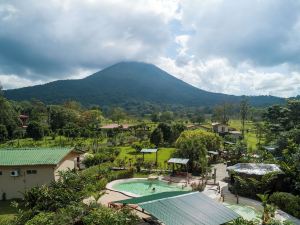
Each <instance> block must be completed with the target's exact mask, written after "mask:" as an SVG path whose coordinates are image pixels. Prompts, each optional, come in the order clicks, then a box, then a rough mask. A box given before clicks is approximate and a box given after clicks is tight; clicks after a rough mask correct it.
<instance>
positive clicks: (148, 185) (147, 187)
mask: <svg viewBox="0 0 300 225" xmlns="http://www.w3.org/2000/svg"><path fill="white" fill-rule="evenodd" d="M153 188H154V189H155V190H153ZM113 189H115V190H118V191H121V192H122V191H125V192H130V193H133V194H136V195H140V196H145V195H151V194H155V193H161V192H167V191H182V190H183V191H190V190H191V189H190V188H186V187H185V188H183V189H182V187H180V186H176V185H169V184H168V183H167V182H164V181H159V180H154V181H153V180H151V181H150V180H130V181H124V182H121V183H116V184H114V185H113Z"/></svg>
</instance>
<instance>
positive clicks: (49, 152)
mask: <svg viewBox="0 0 300 225" xmlns="http://www.w3.org/2000/svg"><path fill="white" fill-rule="evenodd" d="M71 151H72V149H70V148H22V149H21V148H19V149H0V166H25V165H57V164H58V163H59V162H60V161H61V160H62V159H63V158H64V157H65V156H66V155H67V154H68V153H69V152H71Z"/></svg>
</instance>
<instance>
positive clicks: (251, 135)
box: [229, 120, 258, 150]
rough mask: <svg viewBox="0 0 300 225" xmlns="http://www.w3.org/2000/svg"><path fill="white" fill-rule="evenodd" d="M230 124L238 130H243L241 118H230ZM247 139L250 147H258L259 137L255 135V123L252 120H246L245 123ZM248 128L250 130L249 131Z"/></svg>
mask: <svg viewBox="0 0 300 225" xmlns="http://www.w3.org/2000/svg"><path fill="white" fill-rule="evenodd" d="M229 126H230V127H233V128H235V129H237V130H241V128H242V124H241V121H240V120H230V121H229ZM245 130H246V132H245V140H246V142H247V145H248V148H252V149H253V150H255V149H257V146H256V145H257V143H258V141H257V138H256V135H255V128H254V125H253V122H251V121H246V123H245ZM247 130H248V132H247Z"/></svg>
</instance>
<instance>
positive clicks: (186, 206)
mask: <svg viewBox="0 0 300 225" xmlns="http://www.w3.org/2000/svg"><path fill="white" fill-rule="evenodd" d="M139 206H140V207H141V208H143V209H144V210H146V211H147V212H148V213H150V214H152V215H153V216H154V217H156V218H157V219H158V220H160V221H161V222H163V223H164V224H166V225H220V224H224V223H227V222H229V221H232V220H234V219H236V218H238V217H240V216H239V215H238V214H237V213H236V212H234V211H232V210H231V209H229V208H227V207H225V206H224V205H222V204H221V203H218V202H216V201H215V200H213V199H211V198H209V197H207V196H206V195H205V194H203V193H200V192H192V193H187V194H183V195H177V196H174V197H169V198H163V199H158V200H154V201H150V202H145V203H140V204H139Z"/></svg>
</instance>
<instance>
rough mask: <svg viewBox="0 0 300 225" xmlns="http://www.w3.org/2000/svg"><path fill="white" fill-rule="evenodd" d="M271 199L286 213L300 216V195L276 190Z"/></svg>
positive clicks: (271, 201)
mask: <svg viewBox="0 0 300 225" xmlns="http://www.w3.org/2000/svg"><path fill="white" fill-rule="evenodd" d="M269 201H270V203H273V204H275V205H276V206H277V207H279V208H280V209H281V210H283V211H285V212H286V213H289V214H291V215H292V216H295V217H297V218H300V196H296V195H293V194H290V193H287V192H275V193H273V194H272V195H271V196H270V198H269Z"/></svg>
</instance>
